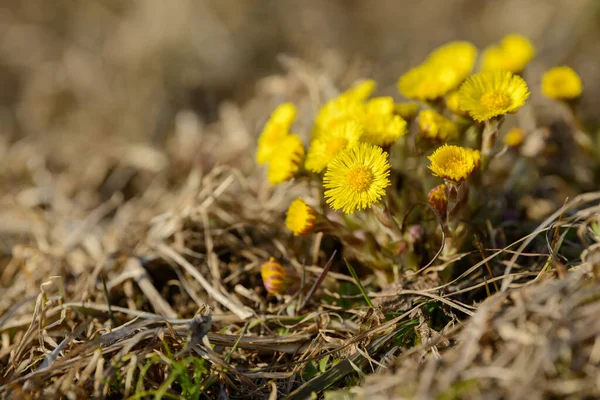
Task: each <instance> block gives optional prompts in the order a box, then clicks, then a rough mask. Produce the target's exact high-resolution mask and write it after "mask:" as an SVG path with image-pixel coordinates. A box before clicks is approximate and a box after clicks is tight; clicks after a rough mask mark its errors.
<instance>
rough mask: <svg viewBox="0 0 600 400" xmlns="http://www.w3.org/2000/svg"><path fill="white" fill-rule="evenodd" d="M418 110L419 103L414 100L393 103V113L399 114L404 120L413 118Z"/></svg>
mask: <svg viewBox="0 0 600 400" xmlns="http://www.w3.org/2000/svg"><path fill="white" fill-rule="evenodd" d="M418 112H419V103H417V102H414V101H404V102H402V103H396V104H395V105H394V113H395V114H397V115H399V116H401V117H402V119H404V120H409V119H411V118H414V117H415V116H416V115H417V113H418Z"/></svg>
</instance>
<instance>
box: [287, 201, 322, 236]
mask: <svg viewBox="0 0 600 400" xmlns="http://www.w3.org/2000/svg"><path fill="white" fill-rule="evenodd" d="M315 222H316V215H315V210H314V209H313V208H312V207H311V206H309V205H308V204H306V203H305V202H304V200H303V199H302V198H301V197H298V198H297V199H296V200H294V201H292V204H290V207H289V208H288V212H287V217H286V218H285V226H287V228H288V229H289V230H290V231H292V232H294V236H302V235H308V234H309V233H311V232H312V231H313V229H314V228H315Z"/></svg>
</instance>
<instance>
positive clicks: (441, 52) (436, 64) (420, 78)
mask: <svg viewBox="0 0 600 400" xmlns="http://www.w3.org/2000/svg"><path fill="white" fill-rule="evenodd" d="M476 57H477V49H476V48H475V46H473V45H472V44H471V43H469V42H451V43H448V44H446V45H444V46H441V47H439V48H438V49H436V50H434V51H433V52H432V53H431V54H430V55H429V57H427V59H426V60H425V62H424V63H422V64H421V65H419V66H418V67H415V68H413V69H411V70H410V71H408V72H407V73H406V74H404V75H402V76H401V77H400V80H399V81H398V90H399V91H400V93H401V94H402V95H403V96H404V97H407V98H409V99H418V100H433V99H437V98H439V97H442V96H444V95H446V94H447V93H448V92H450V91H451V90H453V89H455V88H457V87H458V85H460V84H461V82H462V81H464V80H465V78H466V77H467V76H468V75H469V74H470V73H471V71H472V70H473V66H474V65H475V58H476Z"/></svg>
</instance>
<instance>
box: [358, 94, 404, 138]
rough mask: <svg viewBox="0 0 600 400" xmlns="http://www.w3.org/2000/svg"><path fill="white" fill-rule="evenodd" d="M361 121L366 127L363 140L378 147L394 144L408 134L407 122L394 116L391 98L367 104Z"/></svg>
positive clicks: (376, 99) (378, 99)
mask: <svg viewBox="0 0 600 400" xmlns="http://www.w3.org/2000/svg"><path fill="white" fill-rule="evenodd" d="M360 120H361V122H362V124H363V125H364V127H365V132H364V133H363V135H362V138H361V140H362V141H363V142H367V143H371V144H374V145H377V146H385V145H389V144H392V143H394V142H395V141H396V140H398V139H399V138H400V137H401V136H403V135H404V134H406V121H405V120H404V119H402V117H400V116H399V115H394V100H393V99H392V98H391V97H376V98H374V99H371V100H370V101H369V102H368V103H366V104H365V107H364V110H363V112H362V113H361V114H360Z"/></svg>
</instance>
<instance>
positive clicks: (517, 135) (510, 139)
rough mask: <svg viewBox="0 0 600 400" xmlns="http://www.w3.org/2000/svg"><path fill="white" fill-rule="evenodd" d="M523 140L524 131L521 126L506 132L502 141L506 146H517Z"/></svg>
mask: <svg viewBox="0 0 600 400" xmlns="http://www.w3.org/2000/svg"><path fill="white" fill-rule="evenodd" d="M524 140H525V132H524V131H523V129H521V128H513V129H511V130H510V131H508V132H506V134H505V135H504V138H503V142H504V144H505V145H506V146H508V147H519V146H521V145H522V144H523V141H524Z"/></svg>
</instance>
